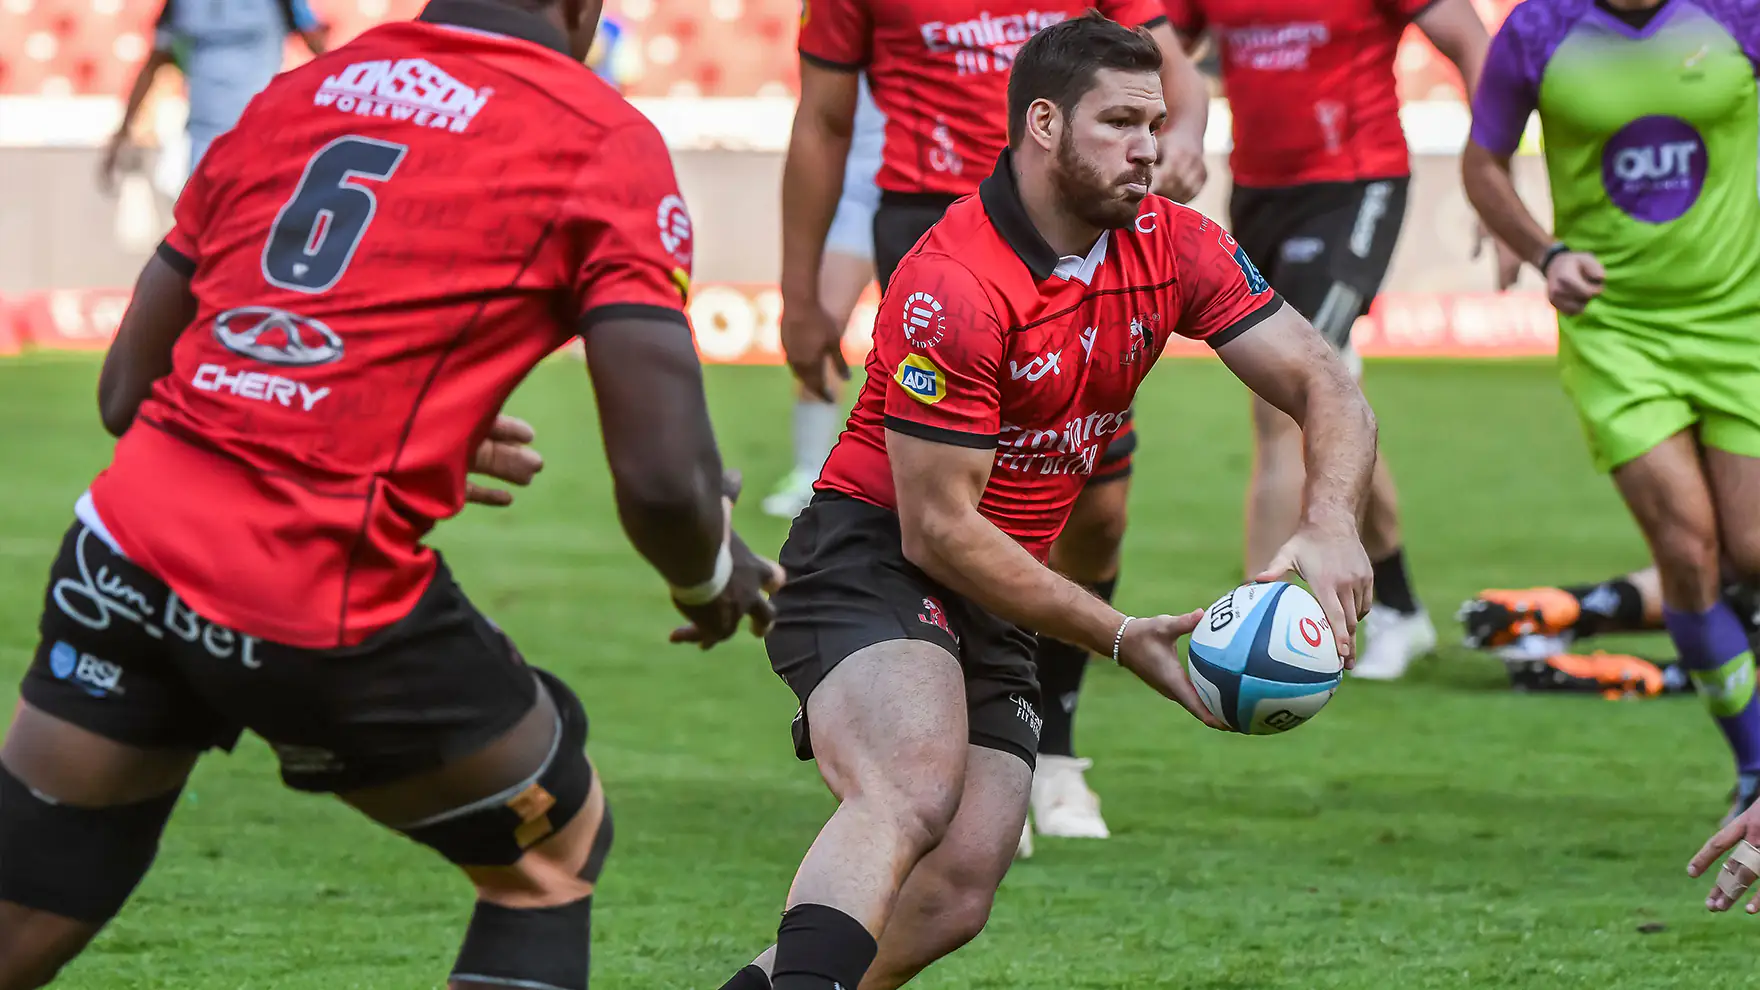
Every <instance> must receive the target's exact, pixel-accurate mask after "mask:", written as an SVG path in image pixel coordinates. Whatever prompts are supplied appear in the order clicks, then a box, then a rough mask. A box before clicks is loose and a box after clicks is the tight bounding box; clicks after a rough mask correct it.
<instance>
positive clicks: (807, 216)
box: [781, 111, 850, 303]
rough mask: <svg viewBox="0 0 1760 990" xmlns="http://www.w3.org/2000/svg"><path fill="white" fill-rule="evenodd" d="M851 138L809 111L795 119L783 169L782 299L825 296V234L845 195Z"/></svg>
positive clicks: (805, 298) (787, 300)
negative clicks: (821, 279)
mask: <svg viewBox="0 0 1760 990" xmlns="http://www.w3.org/2000/svg"><path fill="white" fill-rule="evenodd" d="M849 143H850V135H849V133H848V132H847V131H845V132H842V133H839V132H838V131H836V130H835V129H833V128H832V127H831V126H830V124H828V123H827V122H826V121H825V120H823V119H822V118H818V117H814V116H809V115H808V114H807V113H806V112H805V111H803V112H801V113H799V114H797V115H796V117H795V124H794V134H793V136H792V137H790V139H789V142H788V158H787V160H786V161H785V162H784V163H783V167H782V285H781V289H782V298H783V300H784V302H785V303H786V302H797V303H798V302H799V301H803V300H815V299H817V298H818V297H819V263H820V257H821V256H822V255H823V254H824V252H825V235H826V233H827V232H828V231H829V230H830V229H831V219H832V217H833V216H835V215H836V213H837V200H838V198H839V197H840V196H842V195H843V169H844V164H845V163H846V162H847V161H848V159H849Z"/></svg>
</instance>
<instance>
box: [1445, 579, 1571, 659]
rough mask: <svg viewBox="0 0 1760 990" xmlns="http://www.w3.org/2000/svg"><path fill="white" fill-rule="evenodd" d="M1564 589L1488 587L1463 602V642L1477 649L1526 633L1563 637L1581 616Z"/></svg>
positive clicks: (1508, 641) (1504, 644)
mask: <svg viewBox="0 0 1760 990" xmlns="http://www.w3.org/2000/svg"><path fill="white" fill-rule="evenodd" d="M1582 613H1583V607H1582V603H1581V602H1579V601H1577V597H1576V596H1575V595H1573V594H1571V593H1570V592H1568V591H1566V590H1564V589H1563V588H1525V589H1520V590H1513V589H1503V588H1488V589H1486V590H1485V591H1481V592H1479V595H1478V597H1476V598H1473V599H1471V600H1469V601H1467V602H1465V603H1464V604H1462V605H1461V607H1460V611H1458V612H1456V613H1455V618H1457V619H1459V620H1460V623H1461V629H1462V637H1461V639H1462V642H1463V643H1465V645H1467V646H1468V647H1470V648H1472V649H1475V650H1483V649H1489V648H1494V647H1499V646H1507V645H1509V644H1510V643H1513V642H1515V641H1516V640H1518V639H1520V638H1522V637H1524V636H1562V635H1564V634H1565V633H1567V632H1569V631H1570V628H1571V626H1572V625H1573V624H1574V623H1575V622H1576V621H1577V617H1578V616H1580V615H1582Z"/></svg>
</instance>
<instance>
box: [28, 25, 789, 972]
mask: <svg viewBox="0 0 1760 990" xmlns="http://www.w3.org/2000/svg"><path fill="white" fill-rule="evenodd" d="M598 18H599V4H598V3H597V2H595V0H549V2H545V0H533V2H530V3H523V4H522V3H513V2H505V3H504V2H500V0H433V2H432V3H430V4H429V5H428V6H427V8H426V9H425V10H424V11H423V13H422V15H421V18H420V20H419V21H415V22H406V23H397V24H391V25H386V26H383V27H380V28H376V29H374V30H372V31H368V32H367V33H365V34H363V35H361V36H360V37H359V38H358V39H357V40H355V41H354V42H353V43H351V44H349V45H347V46H346V47H343V48H341V49H338V50H336V51H334V52H331V53H329V54H328V55H325V56H323V57H320V58H318V59H316V60H315V61H313V62H311V63H309V64H307V65H305V66H303V67H301V68H298V69H295V70H293V71H291V72H288V73H285V74H283V75H281V76H280V77H278V78H277V79H276V80H275V81H274V82H273V83H272V84H270V86H269V88H268V89H267V90H266V91H265V92H263V93H262V94H261V95H260V96H258V97H257V98H256V99H255V100H254V101H253V102H252V103H251V105H250V108H249V109H248V110H246V112H245V114H244V116H243V118H242V119H241V120H240V122H239V124H238V126H237V127H236V128H235V129H234V130H232V131H231V132H230V133H228V134H227V135H225V136H223V137H221V138H220V139H219V140H218V141H217V142H216V143H215V145H214V147H213V149H212V151H210V152H209V154H208V155H206V156H205V157H204V158H203V160H202V162H201V165H200V167H199V168H198V170H197V171H196V173H195V175H194V177H193V178H192V180H191V182H190V184H189V186H188V187H187V188H186V189H185V191H184V193H183V196H182V197H181V199H180V200H179V202H178V206H177V212H176V226H175V229H174V230H173V231H172V232H171V233H170V234H169V235H168V236H167V238H166V240H165V242H164V244H163V245H162V246H161V247H160V249H159V251H158V252H157V255H156V256H155V257H154V258H153V259H151V260H150V261H149V262H148V263H147V265H146V268H145V270H144V271H143V272H142V273H141V276H140V279H139V282H138V283H137V285H136V288H135V294H134V298H133V300H132V302H131V303H130V306H129V309H128V312H127V314H126V315H125V316H124V318H123V321H122V326H121V328H120V330H119V332H118V335H117V339H116V342H115V344H114V345H113V346H112V348H111V350H110V353H109V355H108V357H107V358H106V360H105V363H104V370H103V374H102V377H101V379H100V383H99V402H100V406H101V412H102V416H103V421H104V424H105V426H106V427H107V428H108V429H109V430H110V431H111V432H112V433H114V434H116V435H117V436H118V437H120V440H119V442H118V443H117V445H116V450H115V454H114V456H113V458H112V460H111V463H110V465H109V467H108V468H106V469H105V470H104V471H103V473H101V474H100V475H99V476H98V477H97V479H96V480H94V481H93V482H92V485H91V488H90V490H89V491H88V492H87V493H86V494H85V495H84V496H82V497H81V498H80V499H79V502H78V505H77V507H76V510H75V515H76V516H77V521H76V522H75V523H74V525H73V526H72V528H71V529H70V530H69V531H68V533H67V536H66V539H65V540H64V542H63V543H62V548H61V552H60V555H59V556H58V557H57V559H56V560H55V562H54V564H53V566H52V568H51V571H50V576H49V584H48V589H47V592H46V595H45V603H44V608H43V615H42V624H41V631H42V640H41V643H40V645H39V646H38V648H37V652H36V658H35V661H34V663H33V664H32V666H31V667H30V669H29V670H28V671H27V673H26V674H25V677H24V683H23V686H22V689H21V693H22V695H23V702H22V704H21V706H20V709H19V711H18V713H17V717H16V718H15V719H14V721H13V723H12V725H11V728H10V730H9V731H8V733H7V738H6V744H5V748H4V751H3V752H0V988H5V990H18V988H26V987H37V986H41V985H44V984H46V983H47V982H49V981H50V980H52V979H54V977H55V974H56V973H57V971H58V970H59V969H60V968H61V966H62V965H63V964H65V963H66V962H67V961H68V960H70V959H71V958H73V957H74V956H75V955H76V954H78V952H79V951H80V950H81V949H82V948H83V947H84V946H85V944H86V943H87V942H88V941H89V940H90V939H91V938H92V936H93V935H94V934H95V933H96V932H97V931H98V930H99V929H100V928H101V927H103V925H104V924H105V923H107V922H108V921H109V920H110V919H111V918H112V917H114V916H115V915H116V913H117V912H118V911H119V910H120V909H121V908H122V906H123V903H124V902H125V901H126V900H127V898H128V896H129V895H130V893H131V892H132V891H133V890H134V887H135V885H136V884H137V883H138V882H139V881H140V879H141V878H142V876H144V875H145V873H146V871H147V869H148V867H149V866H150V864H151V862H152V860H153V857H154V854H155V852H156V850H157V847H158V841H159V836H160V834H161V832H162V830H163V828H164V825H165V822H166V819H167V818H168V817H169V816H170V814H171V811H172V808H173V807H174V806H175V804H176V803H177V798H178V794H179V793H180V792H181V790H182V788H183V785H184V781H185V779H186V778H187V776H188V774H189V771H190V769H191V767H192V766H193V765H194V764H195V762H196V760H197V759H198V758H199V757H200V756H201V754H202V753H203V752H204V751H205V750H208V749H210V748H219V749H229V748H230V747H231V746H232V745H233V744H234V743H235V742H236V740H237V739H238V737H239V735H240V733H241V732H242V731H243V730H246V729H248V730H250V731H252V732H254V733H256V734H258V735H260V736H262V737H263V738H264V739H266V740H267V741H268V742H269V743H270V745H271V746H272V747H273V748H274V749H275V751H276V753H277V756H278V757H279V760H280V764H281V774H282V777H283V779H284V780H285V781H286V783H287V784H288V785H289V786H291V787H294V788H296V789H299V790H306V791H313V792H321V793H333V794H335V795H336V796H338V797H339V798H341V799H342V800H343V801H344V802H346V803H348V804H349V805H351V806H353V807H355V808H357V809H359V810H360V811H361V812H363V813H364V814H365V815H366V816H368V817H369V818H372V819H373V820H374V821H377V822H379V823H380V824H383V825H385V826H388V827H390V828H392V829H395V830H397V831H399V832H401V833H402V834H404V835H406V836H408V837H409V838H410V839H412V840H414V841H416V842H419V843H422V844H424V845H427V846H429V847H431V848H433V849H434V850H435V851H437V852H439V853H440V854H441V855H442V856H444V857H446V858H447V859H448V860H450V861H451V862H453V863H455V864H457V865H458V866H460V867H461V868H462V869H463V870H464V872H465V873H466V875H467V876H468V877H469V878H470V880H471V881H472V882H473V884H474V885H475V887H476V890H477V895H478V900H477V904H476V909H475V912H474V913H473V915H472V918H471V921H470V925H469V929H468V931H467V932H466V935H465V938H464V943H463V947H462V948H461V950H460V951H459V954H458V957H457V961H456V963H455V965H454V968H453V971H452V974H451V976H450V985H451V986H452V987H454V988H465V987H504V986H523V987H557V988H562V990H582V988H585V987H586V986H587V970H588V945H589V934H588V933H589V925H590V917H591V915H590V909H591V904H592V893H593V884H594V881H595V879H596V877H597V875H598V870H599V867H600V864H601V862H602V860H603V857H604V854H605V851H606V849H607V848H608V844H609V840H610V835H611V833H610V818H609V815H608V813H607V811H606V805H605V798H604V794H603V792H602V791H601V789H600V786H599V781H598V780H597V778H596V777H595V775H594V773H593V770H592V766H591V764H590V763H589V762H588V760H587V757H586V754H585V752H584V746H585V742H586V736H587V718H586V712H585V709H584V708H583V706H582V703H581V701H580V699H579V698H577V697H576V696H575V694H574V693H573V692H572V691H571V690H570V689H569V688H568V686H567V685H566V684H564V683H563V682H562V680H560V679H559V678H557V677H555V676H554V675H552V674H549V673H547V672H545V671H542V670H539V669H538V668H536V667H531V666H527V665H526V663H525V661H524V660H523V659H522V657H521V655H520V654H519V652H518V651H517V650H516V649H515V648H514V646H513V644H512V642H511V641H510V640H509V639H508V637H507V636H506V635H505V634H503V633H502V632H501V631H500V629H499V628H497V627H496V626H495V625H494V623H492V622H491V621H489V619H488V618H486V617H485V616H484V615H483V614H482V613H480V612H478V611H477V610H476V608H475V607H473V606H472V604H471V603H470V601H469V600H468V599H467V598H466V597H465V595H464V593H463V592H462V591H461V590H460V589H459V587H458V585H457V584H456V583H454V581H453V579H452V577H451V575H450V573H449V572H448V570H447V568H446V566H445V564H444V563H443V562H442V561H441V560H440V558H439V555H438V554H436V553H435V552H434V551H433V550H431V549H429V548H428V547H427V546H426V545H425V544H424V542H423V539H424V537H425V536H426V534H427V533H428V532H429V530H430V529H431V528H432V527H433V526H434V524H435V523H436V522H437V521H438V520H440V519H442V518H445V517H448V516H451V515H453V514H454V513H456V512H458V511H459V509H460V508H461V506H462V505H463V503H464V501H465V499H466V497H467V491H468V490H469V489H468V488H467V480H466V477H467V471H468V469H469V468H470V467H471V465H472V464H473V452H478V454H479V456H478V457H477V459H476V461H475V463H476V464H477V466H478V467H487V468H491V469H493V470H494V471H495V472H496V473H501V474H505V475H510V476H512V477H513V478H514V480H520V477H521V475H522V474H523V473H524V472H527V471H529V470H530V468H531V467H532V464H531V462H530V459H529V456H528V455H522V454H521V453H520V451H519V448H518V444H519V441H521V440H523V439H526V438H527V437H526V435H525V434H523V433H522V432H521V431H520V430H519V424H517V423H505V424H502V425H503V427H505V429H504V430H502V432H501V433H499V434H495V435H491V427H492V424H494V423H495V422H496V413H497V410H499V409H500V408H501V406H502V404H503V402H504V401H505V400H506V399H507V397H508V395H509V393H511V392H512V391H513V389H514V387H515V386H516V385H517V384H518V383H519V382H520V380H521V379H522V378H524V377H525V375H526V374H527V372H529V371H530V370H531V369H532V367H533V366H534V365H535V364H537V363H538V362H539V361H540V360H542V359H543V358H544V357H545V356H546V355H549V354H551V353H553V352H555V351H556V350H557V349H558V348H559V347H560V346H562V345H563V344H565V343H566V342H567V341H568V340H569V339H570V338H571V337H573V336H575V335H576V334H579V335H581V336H582V337H584V339H585V345H586V357H587V368H588V371H589V373H590V374H591V376H592V380H593V386H594V392H595V395H596V397H597V401H598V405H599V409H600V414H601V418H602V429H603V433H604V443H605V448H606V454H607V458H608V460H609V462H610V466H611V472H612V475H613V479H614V483H615V492H616V501H617V508H618V513H619V517H620V518H621V520H622V521H623V524H624V527H625V529H626V530H627V531H628V533H629V536H630V539H631V541H632V542H633V543H634V544H635V546H636V549H637V550H638V551H640V552H641V554H642V555H643V556H644V557H646V558H647V560H648V561H649V562H650V563H652V564H653V565H654V567H655V568H656V569H657V570H658V571H659V572H660V574H661V575H662V576H663V577H664V579H665V580H666V581H667V582H668V583H669V584H670V585H671V586H672V589H673V597H674V599H675V601H676V602H677V603H678V604H679V607H680V610H681V611H683V612H684V613H685V615H686V616H687V618H689V620H690V625H689V626H688V627H686V628H685V629H683V630H680V631H678V632H675V633H674V637H675V639H681V640H682V639H690V640H695V641H698V642H702V643H703V644H705V645H708V644H711V643H713V642H716V641H718V640H720V639H723V638H725V637H727V636H730V635H732V634H733V633H734V632H735V631H736V630H737V628H738V626H739V624H740V623H741V622H742V621H743V620H744V619H745V618H746V617H747V616H750V617H751V618H752V619H753V621H754V624H755V625H756V626H758V627H759V628H760V629H761V628H762V627H763V626H764V625H765V624H767V620H768V615H769V612H768V609H769V605H768V602H767V601H766V599H765V596H764V592H763V590H762V587H761V586H762V585H763V584H764V583H765V582H767V581H769V580H771V575H772V565H769V564H766V563H765V562H763V561H760V560H758V559H757V558H756V557H754V556H753V555H752V554H751V553H750V552H749V551H748V550H746V549H745V547H744V545H743V544H742V543H741V542H740V541H739V540H738V538H737V537H736V536H734V535H733V534H732V532H731V530H730V529H729V527H728V510H729V506H730V503H729V498H728V497H727V493H726V490H725V488H724V484H725V482H724V476H723V472H722V467H721V459H720V455H719V453H718V452H717V449H716V444H715V438H714V434H713V431H712V429H711V428H710V423H709V418H708V412H707V409H706V406H705V401H704V396H703V387H702V376H701V370H700V368H699V366H698V363H697V358H696V352H695V349H694V347H693V344H692V340H691V332H690V327H689V325H688V323H687V321H686V319H685V315H684V291H685V288H686V287H687V285H688V283H689V277H690V264H691V236H690V235H691V231H690V220H689V217H688V215H687V214H686V212H685V209H684V204H683V202H682V200H681V199H680V198H679V195H678V189H677V185H676V183H675V180H674V178H673V173H672V167H671V162H670V160H669V158H668V155H667V152H666V148H665V146H664V145H663V143H662V142H661V139H660V135H659V134H658V133H657V132H656V131H655V129H654V127H653V125H652V124H650V123H649V122H648V121H647V120H646V119H645V118H643V117H642V116H641V115H640V114H639V113H638V112H636V111H635V110H634V109H633V108H632V107H630V106H629V105H628V104H627V103H625V102H624V101H623V100H622V99H620V98H619V97H618V96H617V95H616V94H615V93H613V92H612V90H611V89H610V88H609V87H608V86H607V85H606V84H605V83H604V82H603V81H601V80H600V79H599V78H598V77H597V76H595V75H594V74H593V73H592V72H591V71H590V70H588V69H587V68H586V67H585V66H584V65H583V64H582V62H581V59H582V57H583V56H584V55H585V53H586V51H587V49H588V47H589V45H590V43H591V39H592V36H593V29H594V26H595V25H596V24H597V22H598ZM496 436H500V437H501V438H502V439H503V440H504V441H505V442H504V443H501V444H500V445H499V446H498V445H497V444H496V443H495V442H494V440H495V437H496ZM486 439H487V440H490V441H491V442H490V443H489V444H488V446H487V447H486V448H484V447H482V446H481V445H482V444H483V442H484V441H485V440H486ZM498 457H499V458H508V459H509V461H508V463H507V464H505V465H501V466H497V458H498ZM522 464H523V467H522ZM477 497H478V498H479V499H480V500H486V501H505V496H497V495H494V494H491V493H488V492H481V493H478V496H477ZM586 614H588V615H590V612H588V613H586Z"/></svg>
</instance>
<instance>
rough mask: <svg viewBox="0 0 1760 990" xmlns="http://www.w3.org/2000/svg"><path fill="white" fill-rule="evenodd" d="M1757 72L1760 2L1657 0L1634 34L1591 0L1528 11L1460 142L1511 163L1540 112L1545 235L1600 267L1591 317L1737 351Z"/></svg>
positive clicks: (1540, 3) (1752, 206) (1758, 289)
mask: <svg viewBox="0 0 1760 990" xmlns="http://www.w3.org/2000/svg"><path fill="white" fill-rule="evenodd" d="M1756 64H1760V7H1757V6H1756V5H1755V4H1753V3H1751V2H1745V0H1667V2H1666V3H1664V4H1663V6H1662V7H1660V8H1659V9H1657V10H1655V12H1654V13H1653V14H1651V16H1650V19H1649V20H1648V21H1647V22H1645V23H1643V24H1642V26H1639V25H1637V24H1632V23H1628V22H1626V21H1625V20H1622V19H1620V18H1619V17H1616V16H1615V15H1614V14H1613V13H1611V12H1610V11H1608V10H1605V9H1602V8H1601V7H1599V6H1597V5H1596V4H1595V3H1594V2H1593V0H1529V2H1527V3H1524V4H1522V5H1520V6H1518V7H1517V8H1515V10H1514V11H1512V12H1511V13H1510V15H1509V18H1508V19H1507V20H1505V21H1504V23H1503V26H1502V27H1501V28H1500V29H1499V30H1498V32H1497V35H1496V37H1494V38H1493V39H1492V42H1491V50H1490V52H1489V54H1488V55H1487V56H1486V59H1485V69H1484V73H1483V76H1482V79H1481V82H1480V84H1479V92H1478V93H1477V94H1476V95H1475V97H1474V100H1473V129H1472V140H1473V141H1474V142H1475V143H1477V144H1479V145H1480V146H1482V147H1484V148H1485V149H1487V150H1489V151H1491V152H1493V153H1495V154H1499V155H1508V154H1511V153H1513V152H1515V150H1516V148H1517V146H1518V144H1519V143H1520V141H1521V138H1522V133H1523V131H1524V130H1525V128H1526V127H1527V124H1528V119H1529V116H1530V115H1531V114H1533V113H1534V112H1535V111H1536V110H1538V111H1539V114H1540V127H1541V133H1542V136H1543V142H1542V144H1543V147H1544V149H1545V154H1546V170H1547V174H1548V176H1549V178H1550V180H1551V186H1552V204H1553V214H1554V225H1553V230H1554V232H1555V233H1556V234H1557V235H1558V236H1559V237H1560V238H1561V239H1563V240H1564V241H1566V242H1567V243H1569V244H1570V245H1571V246H1572V247H1573V248H1576V249H1578V250H1583V251H1590V252H1593V253H1594V254H1595V255H1596V257H1597V258H1599V259H1600V260H1601V262H1602V264H1603V265H1605V266H1606V268H1607V285H1606V289H1605V291H1604V292H1603V293H1602V295H1601V296H1600V297H1599V298H1598V299H1597V301H1596V304H1595V306H1608V305H1612V306H1619V307H1629V308H1632V309H1636V310H1642V311H1646V312H1653V313H1656V314H1658V317H1659V319H1660V321H1661V323H1662V324H1663V325H1666V326H1669V327H1671V328H1672V332H1674V333H1677V334H1678V333H1682V332H1685V333H1693V334H1711V335H1720V336H1727V337H1732V338H1738V339H1740V340H1742V341H1744V344H1746V343H1748V342H1752V341H1753V340H1754V339H1755V336H1754V331H1753V329H1752V325H1753V314H1754V313H1755V312H1757V311H1760V249H1757V248H1756V244H1757V243H1760V195H1757V194H1756V192H1755V190H1756V187H1757V179H1760V176H1757V174H1756V173H1757V168H1756V166H1757V162H1760V151H1757V149H1760V99H1757V97H1756V85H1755V67H1756ZM1593 308H1594V307H1591V309H1593ZM1585 315H1589V316H1592V313H1590V314H1585ZM1567 319H1570V317H1567Z"/></svg>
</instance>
